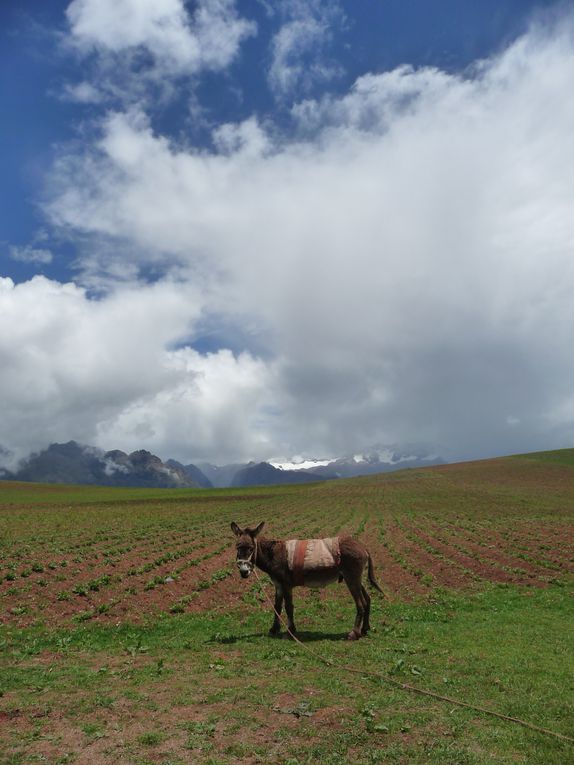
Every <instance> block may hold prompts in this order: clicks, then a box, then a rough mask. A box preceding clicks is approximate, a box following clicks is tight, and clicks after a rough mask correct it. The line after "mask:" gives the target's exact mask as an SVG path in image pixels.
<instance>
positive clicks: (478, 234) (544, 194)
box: [49, 19, 574, 456]
mask: <svg viewBox="0 0 574 765" xmlns="http://www.w3.org/2000/svg"><path fill="white" fill-rule="evenodd" d="M573 79H574V43H573V35H572V23H571V19H566V20H564V21H563V23H562V25H561V26H557V27H555V28H554V29H553V30H552V31H551V32H549V31H548V30H545V31H544V33H542V32H541V31H540V30H539V29H537V28H533V29H532V30H531V32H530V33H529V34H528V35H527V36H526V37H525V38H523V39H522V40H520V41H518V42H517V43H516V44H514V45H513V46H511V47H510V48H509V49H508V50H507V51H505V52H504V53H503V54H501V55H500V56H499V57H497V58H495V59H493V60H490V61H487V62H483V63H482V65H481V66H480V67H477V68H476V70H475V71H474V72H472V73H467V74H466V75H465V76H455V75H450V74H447V73H444V72H440V71H437V70H435V69H423V70H419V71H414V70H412V69H409V68H406V67H403V68H400V69H398V70H396V71H394V72H388V73H385V74H380V75H367V76H365V77H362V78H361V79H360V80H359V81H358V82H357V83H356V86H355V88H354V89H353V90H352V91H351V92H350V93H348V94H347V95H346V96H344V97H342V98H339V99H336V98H325V99H323V100H320V101H308V102H306V103H304V104H301V105H300V106H299V107H298V108H297V109H296V110H295V111H294V114H295V115H296V117H297V119H298V121H299V126H300V139H299V140H298V141H293V140H291V141H289V140H287V139H286V138H282V139H281V138H277V136H276V135H275V134H274V131H273V130H271V129H266V128H265V126H263V125H261V124H260V123H258V122H257V121H256V120H255V119H252V120H249V121H247V122H245V123H242V124H241V125H238V126H225V127H224V128H220V129H219V130H218V131H216V133H215V135H214V137H215V139H216V147H217V149H216V151H215V152H213V153H211V154H210V153H207V152H205V151H190V150H189V149H188V148H182V147H180V146H177V145H175V144H173V143H170V142H169V141H168V140H167V139H166V138H164V137H162V136H159V135H155V134H154V133H153V131H152V130H151V128H150V126H149V124H148V123H147V121H146V119H145V117H143V116H142V115H141V114H139V113H137V112H134V113H129V114H112V115H109V116H108V117H106V119H105V120H104V122H103V123H102V132H101V140H100V142H99V144H98V146H97V147H96V148H95V149H94V150H93V151H91V152H88V153H87V154H85V155H83V156H68V157H64V158H62V160H61V162H60V164H59V165H58V167H57V168H56V171H55V176H54V183H55V186H54V188H56V189H57V195H56V197H55V198H54V199H53V200H52V203H51V204H50V206H49V212H50V215H51V216H52V219H53V220H54V221H55V222H56V223H58V224H60V225H63V226H66V227H69V228H71V229H72V230H76V231H80V232H82V233H83V234H90V235H92V236H94V237H96V238H97V237H100V236H105V237H109V236H111V237H118V238H121V239H123V240H127V241H129V242H130V243H131V250H130V252H129V253H128V254H127V256H126V257H128V258H131V259H132V262H133V264H134V265H136V266H137V265H143V264H145V263H146V262H147V261H149V260H150V259H152V260H155V262H164V263H166V262H169V263H171V264H173V263H174V262H176V263H177V264H178V274H179V276H180V277H181V278H189V279H190V280H192V281H193V283H198V282H197V281H195V280H197V279H201V284H202V290H203V291H204V292H203V295H204V299H205V300H206V303H207V305H206V311H208V312H223V311H225V310H228V311H230V312H231V313H233V312H235V313H237V314H239V313H241V314H243V315H244V316H249V317H250V318H251V320H252V321H255V322H257V323H258V324H259V325H260V326H264V327H265V328H266V330H267V333H268V334H267V338H268V349H269V353H270V354H272V355H273V356H274V362H273V374H272V375H271V376H270V377H269V378H266V379H267V382H268V384H269V385H270V386H272V389H270V390H271V394H272V395H271V399H272V401H273V406H274V409H273V416H272V417H271V416H269V417H268V416H266V415H261V413H260V415H259V425H257V426H254V429H253V432H254V433H262V434H264V438H265V439H269V438H270V439H271V440H273V439H275V440H274V441H273V443H272V447H273V448H270V453H275V454H289V453H296V452H304V453H306V454H309V453H310V452H312V451H313V450H315V451H316V452H317V453H319V454H325V453H330V454H333V453H338V452H340V451H341V450H344V452H349V451H351V450H352V449H355V448H356V449H360V448H362V447H364V446H365V444H368V443H373V442H375V441H376V442H382V443H385V442H386V443H389V442H396V441H399V442H400V441H404V440H416V441H420V440H424V441H430V442H439V443H446V444H447V445H448V446H450V447H452V449H453V453H455V454H457V455H458V456H467V455H471V456H472V455H477V454H488V453H491V454H492V453H496V452H502V451H513V450H517V451H520V450H522V451H524V450H526V449H527V448H528V447H530V446H532V447H540V448H542V447H543V446H545V445H560V443H561V442H563V441H565V440H567V439H568V438H571V437H572V435H574V422H573V421H572V418H571V417H570V418H568V417H566V416H564V417H563V418H562V419H560V421H559V422H557V421H556V416H555V415H554V418H553V419H551V418H550V413H551V412H553V413H556V412H568V411H570V409H569V407H568V406H566V404H564V405H562V404H563V402H567V401H571V398H570V397H571V390H572V383H573V380H574V361H572V354H571V353H570V344H571V337H572V332H573V330H574V304H573V303H572V300H571V295H572V291H573V289H574V259H573V257H572V255H573V249H574V217H573V216H572V214H571V205H572V199H573V198H574V180H573V179H574V144H573V143H572V139H571V136H572V134H573V130H574V102H573V101H572V99H571V98H569V97H568V94H569V93H570V89H571V83H572V80H573ZM77 179H81V183H79V182H78V180H77ZM138 248H141V251H138ZM138 253H139V254H138ZM166 259H169V261H168V260H166ZM93 266H94V263H93V262H92V263H91V267H92V268H93ZM103 266H105V267H107V265H106V264H103ZM166 268H167V266H166ZM250 406H251V407H255V404H254V402H253V401H252V402H251V404H250ZM509 411H510V412H512V416H513V418H516V419H517V420H520V428H517V427H508V423H507V417H508V412H509ZM252 421H253V420H252ZM278 433H281V434H282V435H281V437H279V436H278V435H277V434H278ZM269 434H271V435H269ZM279 441H281V442H279ZM221 444H222V448H223V445H224V437H223V434H221Z"/></svg>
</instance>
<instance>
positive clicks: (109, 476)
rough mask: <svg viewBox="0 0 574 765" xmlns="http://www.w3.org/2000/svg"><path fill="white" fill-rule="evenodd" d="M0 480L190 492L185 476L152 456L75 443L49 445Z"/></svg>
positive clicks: (195, 485)
mask: <svg viewBox="0 0 574 765" xmlns="http://www.w3.org/2000/svg"><path fill="white" fill-rule="evenodd" d="M1 478H2V479H4V480H13V481H35V482H38V483H75V484H97V485H100V486H142V487H150V488H151V487H158V488H194V487H197V486H199V484H198V483H196V482H195V481H194V480H192V479H191V478H190V477H189V475H188V474H187V473H186V472H185V471H183V470H181V469H179V468H178V467H175V466H170V465H168V464H166V463H164V462H162V460H161V459H160V458H159V457H156V456H155V454H151V452H148V451H145V450H144V449H140V450H138V451H135V452H132V453H131V454H126V453H125V452H122V451H120V450H119V449H114V450H113V451H109V452H104V451H101V450H100V449H96V448H94V447H93V446H84V445H82V444H78V443H77V442H76V441H68V443H65V444H50V446H49V447H48V448H47V449H44V451H41V452H38V453H34V454H31V455H30V456H29V457H28V458H27V459H26V460H24V461H23V462H22V463H21V464H20V466H19V467H18V469H17V470H15V471H8V470H4V472H3V475H2V476H1Z"/></svg>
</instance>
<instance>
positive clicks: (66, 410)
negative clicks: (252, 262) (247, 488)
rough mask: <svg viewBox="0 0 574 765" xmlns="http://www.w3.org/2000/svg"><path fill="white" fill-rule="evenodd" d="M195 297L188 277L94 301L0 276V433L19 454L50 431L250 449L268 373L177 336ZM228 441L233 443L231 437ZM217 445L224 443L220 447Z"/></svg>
mask: <svg viewBox="0 0 574 765" xmlns="http://www.w3.org/2000/svg"><path fill="white" fill-rule="evenodd" d="M200 310H201V300H200V299H199V298H198V296H197V295H195V294H194V291H193V289H192V288H190V287H189V286H186V287H184V286H183V285H181V284H175V283H169V282H165V283H163V284H156V285H154V286H151V285H148V286H145V285H134V286H132V287H131V288H127V287H126V288H123V289H122V290H121V291H118V292H117V293H115V294H112V295H109V296H107V297H106V298H104V299H101V300H92V299H89V297H88V296H87V295H86V293H85V291H84V290H82V289H80V288H79V287H77V286H75V285H74V284H60V283H58V282H54V281H50V280H48V279H46V278H44V277H35V278H34V279H32V280H31V281H29V282H25V283H22V284H18V285H15V284H14V283H13V282H12V280H10V279H0V317H1V320H0V366H1V368H2V370H3V374H2V375H1V376H0V398H1V399H2V403H3V405H2V408H1V412H0V432H2V433H3V434H4V436H3V438H6V437H9V439H10V444H9V447H10V450H11V451H13V452H14V453H15V455H16V456H17V457H18V456H20V457H21V456H23V455H25V454H26V453H27V452H28V451H29V450H31V449H34V448H39V447H44V446H46V445H47V444H48V443H50V442H51V441H67V440H69V439H71V438H75V439H77V440H79V441H80V442H84V443H90V444H95V445H97V446H101V447H102V448H104V449H110V448H122V449H127V450H131V449H136V448H141V447H142V445H145V446H146V448H149V449H152V450H155V451H156V452H159V454H160V455H161V456H163V457H169V456H176V457H180V458H184V459H185V458H190V457H192V456H194V455H197V454H198V453H199V454H200V455H202V456H211V457H213V456H214V448H215V445H217V449H218V452H217V453H218V454H219V453H221V454H224V453H225V451H224V444H225V443H226V439H229V444H230V446H229V450H230V452H231V451H233V449H240V450H241V449H242V450H245V451H246V452H251V451H254V452H255V451H257V449H258V448H260V445H261V443H262V441H263V440H264V435H263V433H262V432H261V430H259V431H258V430H257V429H256V428H254V427H253V419H254V417H256V413H257V412H258V407H259V406H260V405H263V402H264V401H265V400H266V398H265V390H266V388H267V387H269V386H268V381H269V374H270V372H269V371H268V370H267V367H266V365H265V364H264V363H263V362H260V361H258V360H256V359H254V358H252V357H251V356H250V355H249V354H241V355H239V356H237V357H235V356H233V355H232V354H231V353H230V352H229V351H221V352H219V353H214V354H209V355H201V354H199V353H197V352H196V351H194V350H192V349H191V348H189V347H184V348H180V349H178V348H177V347H174V343H177V341H178V339H179V338H181V337H183V336H187V335H188V333H190V332H191V331H192V327H193V324H194V322H195V321H196V320H197V319H198V317H199V315H200ZM231 445H232V446H231ZM219 450H221V451H219Z"/></svg>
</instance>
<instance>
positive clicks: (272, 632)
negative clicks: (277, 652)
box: [268, 627, 281, 638]
mask: <svg viewBox="0 0 574 765" xmlns="http://www.w3.org/2000/svg"><path fill="white" fill-rule="evenodd" d="M268 635H269V637H274V638H276V637H281V630H274V629H273V627H271V629H270V630H269V633H268Z"/></svg>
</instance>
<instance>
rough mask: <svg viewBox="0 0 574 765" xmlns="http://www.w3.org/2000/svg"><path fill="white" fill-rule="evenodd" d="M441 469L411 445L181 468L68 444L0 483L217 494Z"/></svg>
mask: <svg viewBox="0 0 574 765" xmlns="http://www.w3.org/2000/svg"><path fill="white" fill-rule="evenodd" d="M442 463H444V460H443V459H442V458H440V457H439V456H437V455H434V454H432V453H430V452H429V451H428V449H426V448H425V447H421V446H416V445H415V446H407V447H402V448H399V447H398V446H390V447H389V446H378V447H373V448H371V449H369V450H367V451H366V452H365V453H362V454H355V455H353V456H351V457H340V458H336V459H323V460H315V459H310V460H303V459H298V460H294V461H291V462H279V461H270V462H249V463H233V464H229V465H223V466H218V465H213V464H211V463H208V462H201V463H199V464H198V465H194V464H189V465H184V464H182V463H181V462H178V461H176V460H173V459H169V460H167V461H165V462H164V461H163V460H161V459H160V458H159V457H157V456H156V455H154V454H151V453H150V452H148V451H145V450H144V449H140V450H138V451H134V452H132V453H131V454H126V453H125V452H123V451H120V450H119V449H114V450H112V451H108V452H106V451H103V450H101V449H97V448H96V447H93V446H85V445H82V444H78V443H77V442H76V441H69V442H68V443H65V444H50V446H48V447H47V448H46V449H44V450H43V451H40V452H35V453H33V454H31V455H30V456H29V457H27V458H26V459H25V460H23V461H22V462H21V463H20V464H19V465H18V467H17V468H16V469H14V470H8V469H6V468H0V479H3V480H14V481H35V482H38V483H72V484H98V485H103V486H142V487H159V488H214V487H215V488H223V487H229V486H232V487H243V486H274V485H280V484H295V483H309V482H312V481H325V480H333V479H336V478H351V477H354V476H361V475H372V474H374V473H386V472H389V471H393V470H400V469H401V468H407V467H421V466H426V465H436V464H442Z"/></svg>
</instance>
